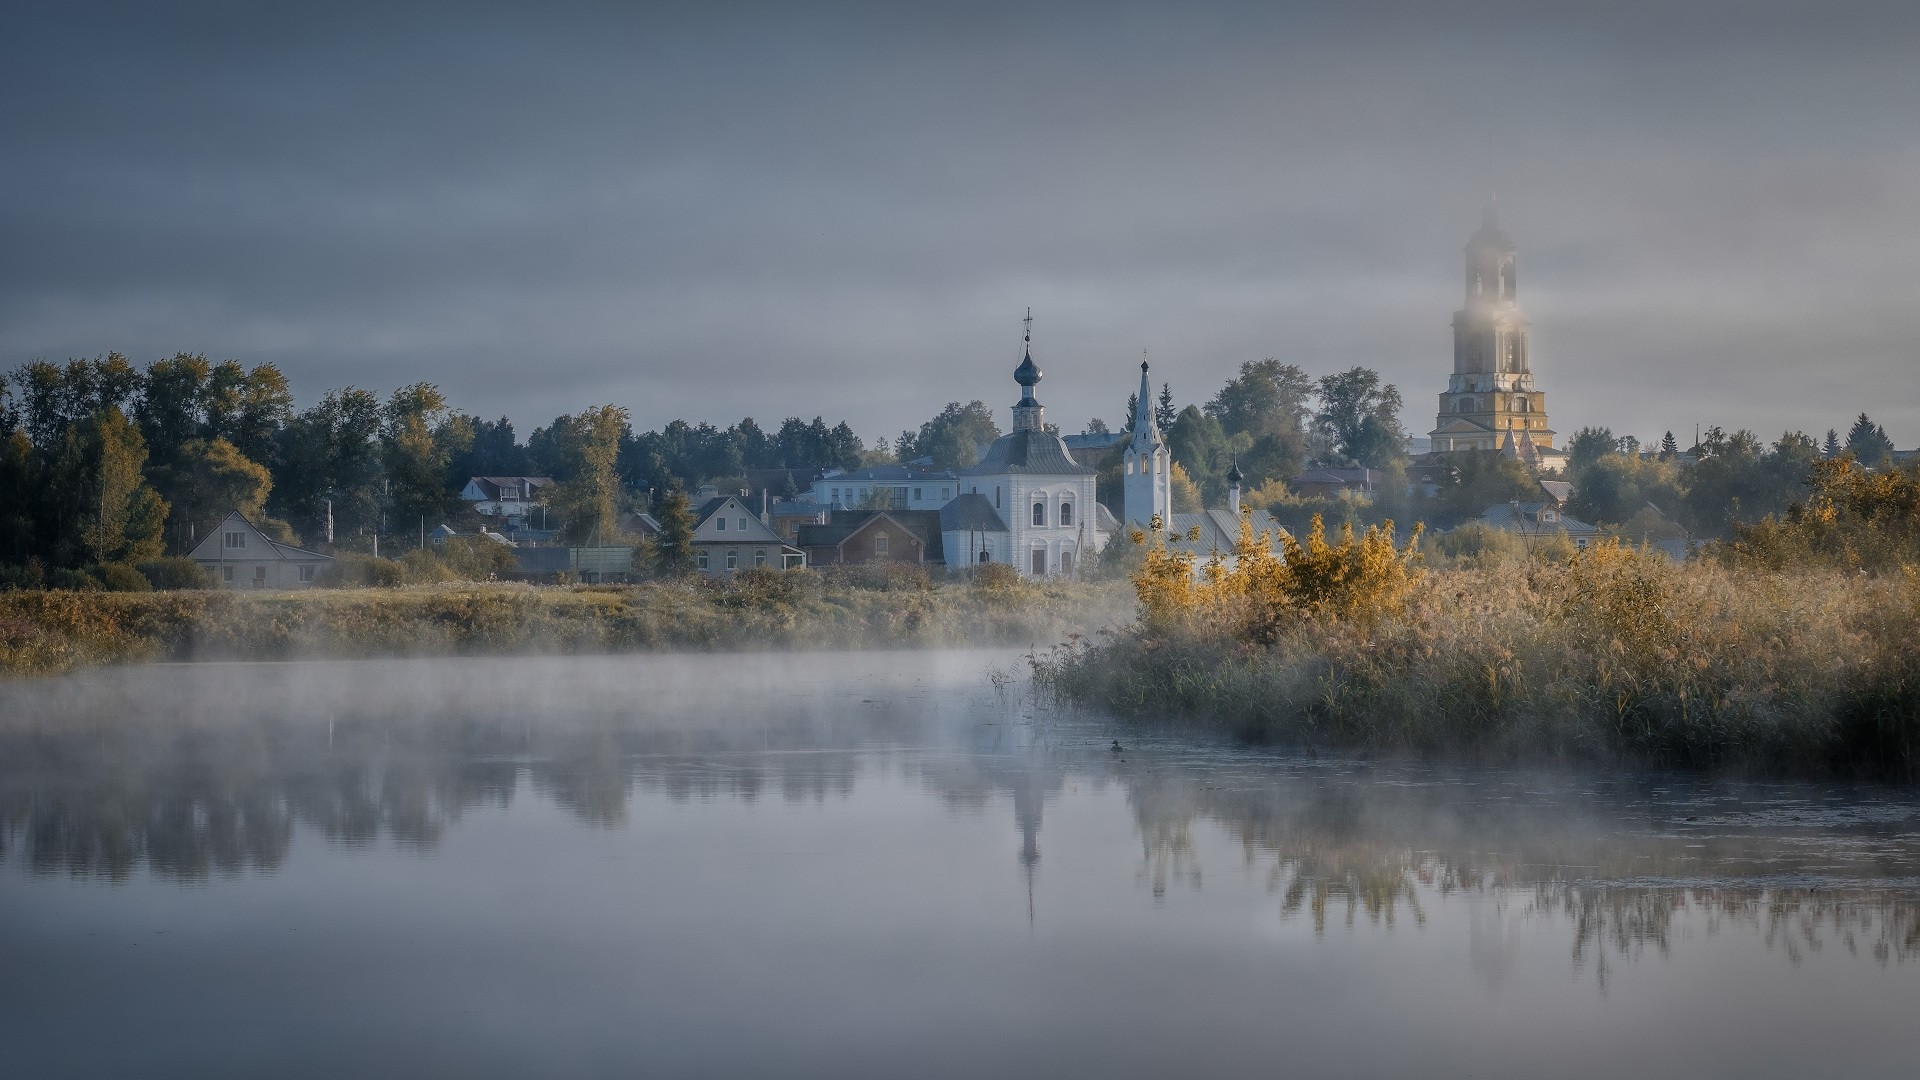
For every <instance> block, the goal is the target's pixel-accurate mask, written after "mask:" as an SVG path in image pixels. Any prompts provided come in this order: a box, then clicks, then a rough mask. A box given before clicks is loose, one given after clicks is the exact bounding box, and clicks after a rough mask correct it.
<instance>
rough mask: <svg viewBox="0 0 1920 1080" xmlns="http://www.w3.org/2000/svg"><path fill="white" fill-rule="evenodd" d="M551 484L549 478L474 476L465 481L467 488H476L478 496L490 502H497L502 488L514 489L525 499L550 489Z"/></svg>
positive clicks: (551, 478) (551, 480) (551, 479)
mask: <svg viewBox="0 0 1920 1080" xmlns="http://www.w3.org/2000/svg"><path fill="white" fill-rule="evenodd" d="M552 484H553V477H551V476H475V477H470V478H469V479H468V480H467V486H468V487H472V488H477V489H478V490H479V492H480V494H481V495H482V496H484V497H485V498H486V499H487V500H488V501H490V502H497V501H498V500H499V498H500V489H501V488H502V487H508V486H510V487H516V488H518V489H519V490H520V492H521V495H520V497H521V498H525V497H528V496H531V495H532V494H533V493H534V492H535V491H536V490H538V489H540V488H543V487H550V486H552Z"/></svg>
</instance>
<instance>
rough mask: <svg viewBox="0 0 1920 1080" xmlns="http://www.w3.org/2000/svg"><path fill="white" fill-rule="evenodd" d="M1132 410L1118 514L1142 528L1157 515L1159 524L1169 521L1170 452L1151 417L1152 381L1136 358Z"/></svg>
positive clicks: (1145, 368)
mask: <svg viewBox="0 0 1920 1080" xmlns="http://www.w3.org/2000/svg"><path fill="white" fill-rule="evenodd" d="M1137 402H1138V403H1137V404H1136V405H1135V406H1134V410H1133V435H1132V437H1131V438H1130V439H1128V441H1127V449H1126V454H1125V463H1124V464H1123V465H1122V466H1121V467H1122V469H1123V470H1124V475H1123V476H1122V477H1121V489H1120V499H1121V506H1120V517H1121V519H1122V520H1124V521H1125V522H1126V523H1127V524H1128V525H1129V526H1133V527H1136V528H1141V529H1144V528H1146V527H1147V526H1149V525H1151V524H1153V519H1154V518H1156V517H1158V518H1159V519H1160V525H1161V527H1162V528H1167V527H1170V526H1171V524H1172V522H1173V455H1172V453H1171V452H1170V451H1168V449H1167V440H1166V439H1164V438H1162V437H1161V435H1160V425H1159V423H1158V422H1157V421H1155V420H1154V418H1153V381H1152V380H1151V379H1149V378H1148V377H1147V362H1146V360H1144V359H1142V360H1141V361H1140V396H1139V398H1138V399H1137Z"/></svg>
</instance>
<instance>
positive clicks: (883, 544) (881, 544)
mask: <svg viewBox="0 0 1920 1080" xmlns="http://www.w3.org/2000/svg"><path fill="white" fill-rule="evenodd" d="M873 553H874V554H875V555H885V554H886V553H887V534H886V533H874V534H873Z"/></svg>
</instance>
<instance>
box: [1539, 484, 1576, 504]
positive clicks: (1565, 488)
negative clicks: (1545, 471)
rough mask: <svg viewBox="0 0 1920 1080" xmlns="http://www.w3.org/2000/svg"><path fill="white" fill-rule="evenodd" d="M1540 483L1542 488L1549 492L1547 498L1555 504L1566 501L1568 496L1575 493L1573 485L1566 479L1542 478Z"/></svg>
mask: <svg viewBox="0 0 1920 1080" xmlns="http://www.w3.org/2000/svg"><path fill="white" fill-rule="evenodd" d="M1539 483H1540V490H1541V491H1544V492H1546V493H1547V499H1548V500H1549V501H1551V502H1552V503H1553V504H1554V505H1555V506H1559V505H1560V504H1562V503H1564V502H1566V501H1567V496H1569V495H1572V494H1573V485H1572V484H1569V483H1568V482H1566V481H1565V480H1542V481H1540V482H1539Z"/></svg>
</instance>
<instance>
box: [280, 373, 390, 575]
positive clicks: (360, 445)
mask: <svg viewBox="0 0 1920 1080" xmlns="http://www.w3.org/2000/svg"><path fill="white" fill-rule="evenodd" d="M380 428H381V409H380V399H379V398H378V397H376V396H374V394H373V392H372V391H370V390H362V389H360V388H359V387H355V386H348V387H345V388H343V389H340V390H330V391H328V392H327V396H326V397H324V398H322V399H321V401H320V403H319V404H317V405H315V406H313V407H312V408H310V409H308V410H306V411H305V412H303V413H301V414H299V415H298V416H296V417H294V418H293V419H292V420H291V421H290V422H289V423H288V424H287V426H286V428H285V430H283V431H282V432H281V436H280V442H281V444H282V452H281V454H280V467H279V469H278V470H276V472H275V473H274V478H273V505H274V507H275V508H276V509H277V510H278V512H279V513H280V514H281V515H282V516H284V517H286V518H288V519H289V520H291V521H292V522H293V524H294V526H295V528H296V529H298V530H299V532H300V533H301V534H302V535H304V536H310V537H320V536H323V535H324V532H323V529H324V522H325V521H326V517H327V505H328V502H329V500H331V503H332V507H333V511H332V513H333V522H334V537H335V539H336V540H338V541H339V542H342V543H345V542H347V541H348V539H349V538H355V540H356V542H357V539H358V538H359V537H363V536H371V535H373V534H374V533H375V532H376V531H378V530H380V529H382V528H383V525H384V522H383V520H382V511H383V509H384V508H383V506H382V497H383V496H382V492H381V483H382V479H383V477H382V472H381V467H380V457H381V454H380V444H379V442H378V437H379V434H380ZM356 546H357V543H356Z"/></svg>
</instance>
